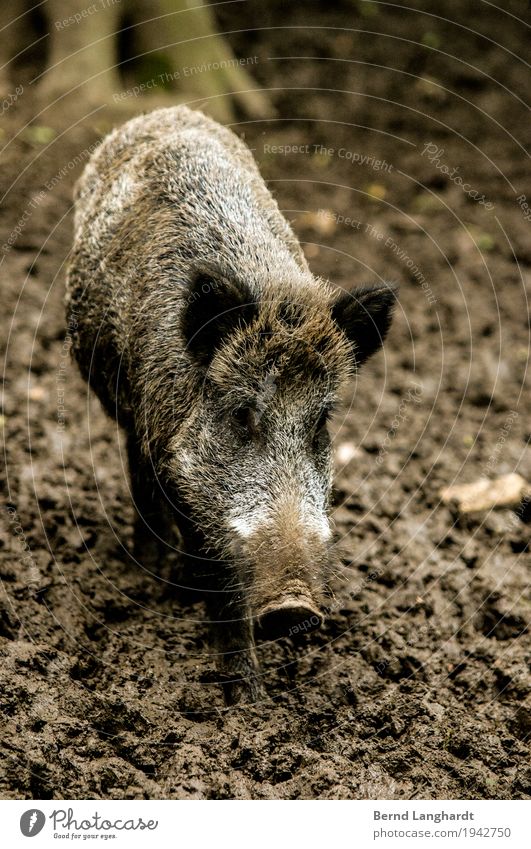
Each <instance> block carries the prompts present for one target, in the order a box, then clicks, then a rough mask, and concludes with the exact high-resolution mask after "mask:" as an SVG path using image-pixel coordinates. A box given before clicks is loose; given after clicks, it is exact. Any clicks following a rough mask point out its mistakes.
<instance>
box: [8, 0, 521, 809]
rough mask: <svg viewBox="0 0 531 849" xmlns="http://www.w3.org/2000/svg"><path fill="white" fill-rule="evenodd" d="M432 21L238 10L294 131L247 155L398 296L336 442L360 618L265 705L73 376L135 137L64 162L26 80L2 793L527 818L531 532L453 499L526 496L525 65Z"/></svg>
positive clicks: (11, 137) (319, 240)
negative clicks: (507, 487) (80, 254)
mask: <svg viewBox="0 0 531 849" xmlns="http://www.w3.org/2000/svg"><path fill="white" fill-rule="evenodd" d="M408 5H410V6H412V7H413V6H415V7H417V8H418V6H419V4H418V3H414V4H408ZM420 5H421V6H422V8H423V10H424V11H423V12H420V11H414V10H412V11H407V10H405V9H401V10H400V9H398V8H397V7H392V6H391V7H390V6H376V5H373V4H366V3H359V4H354V3H344V4H336V5H335V6H334V11H330V9H327V8H326V6H327V4H324V3H323V4H315V5H310V6H307V5H306V4H303V5H300V6H299V4H282V8H281V4H277V3H270V4H267V8H263V7H262V4H259V3H258V2H255V3H248V4H246V7H245V9H244V10H243V11H242V8H241V4H236V6H233V5H229V6H226V7H222V8H223V12H222V15H223V17H222V18H220V21H221V27H222V28H223V29H226V30H228V31H234V30H239V29H242V28H243V27H245V28H247V27H251V26H254V27H256V29H255V30H254V31H250V32H248V31H244V32H239V33H238V32H235V33H234V34H233V35H231V36H230V38H231V41H232V43H233V45H234V47H235V49H236V52H237V53H238V55H239V56H248V55H254V54H256V55H258V56H259V61H258V62H257V63H255V64H254V65H253V68H252V72H253V73H254V74H255V76H256V77H257V78H258V79H259V81H260V82H261V83H262V85H263V86H264V87H266V88H269V89H272V97H273V98H274V101H275V105H276V107H277V110H278V118H277V120H273V121H267V122H245V121H242V122H240V123H239V124H237V125H236V129H237V131H238V132H240V133H243V134H244V135H245V138H246V140H247V142H248V143H249V145H250V146H251V147H252V148H253V150H254V151H255V156H256V157H257V159H258V161H259V163H260V166H261V168H262V170H263V173H264V175H265V176H266V178H267V180H268V182H269V184H270V185H271V187H272V189H273V191H274V192H275V194H276V196H277V198H278V200H279V203H280V206H281V208H282V209H283V210H284V211H285V214H286V215H287V216H288V218H289V219H290V220H292V221H293V224H294V227H295V229H296V231H297V233H298V235H299V236H300V238H301V240H302V242H303V243H304V244H305V250H306V251H307V254H308V256H309V258H310V262H311V264H312V268H313V269H314V270H315V271H316V272H317V273H319V274H321V275H322V276H326V277H327V278H329V279H331V280H332V281H333V282H334V283H336V284H338V285H341V286H343V287H345V288H350V287H352V286H354V285H355V284H356V283H361V282H368V281H371V280H376V279H379V278H380V277H381V278H383V279H392V280H396V281H398V282H399V283H400V285H401V296H400V307H399V310H398V312H397V318H396V322H395V324H394V327H393V329H392V331H391V334H390V337H389V342H388V344H387V345H386V349H385V353H381V354H379V355H378V356H377V357H376V358H375V359H374V361H373V362H371V363H370V364H369V365H368V366H367V367H366V368H365V370H364V373H363V375H362V376H361V377H360V379H359V380H358V381H357V383H356V384H355V385H353V386H352V392H351V393H350V394H349V396H348V397H346V398H345V403H344V407H343V408H342V410H341V411H340V414H339V415H338V416H337V419H336V421H335V423H334V429H335V434H336V435H335V439H336V444H337V447H338V459H339V462H338V473H337V479H336V487H337V498H336V508H335V520H336V525H337V530H338V534H339V537H340V546H341V551H342V563H343V566H342V570H341V574H340V575H338V576H337V580H336V587H335V589H336V599H337V600H336V603H335V605H334V611H333V613H332V615H331V617H330V618H329V619H328V621H327V622H326V624H325V626H324V628H323V629H322V630H321V631H319V632H316V633H313V634H311V635H308V636H304V637H303V638H302V640H299V641H297V642H296V643H292V642H291V641H289V640H280V641H278V642H276V643H264V644H262V645H261V646H260V648H259V654H260V661H261V664H262V666H263V669H264V676H265V683H266V686H267V689H268V693H269V699H268V701H267V702H266V703H264V704H258V705H255V706H253V707H249V708H237V709H236V708H233V709H227V708H225V706H224V703H223V699H222V694H221V690H220V688H219V685H218V683H217V681H216V676H215V672H214V659H213V657H212V655H211V649H210V646H209V642H208V633H207V626H206V622H205V614H204V608H203V604H202V602H201V601H200V600H194V599H190V598H188V599H183V598H182V597H179V596H178V594H177V593H176V592H175V589H173V588H172V585H171V577H172V576H171V574H170V573H169V571H168V569H165V568H164V567H162V568H161V571H160V573H159V574H157V575H154V574H150V573H148V572H146V571H145V570H143V569H142V568H141V567H140V566H139V565H138V564H136V563H135V562H134V561H133V558H132V555H131V543H132V539H131V535H132V509H131V504H130V499H129V492H128V481H127V466H126V458H125V454H124V445H123V440H122V437H121V435H120V433H119V432H118V429H117V426H116V425H115V423H113V422H111V421H110V420H109V419H107V418H106V416H105V415H104V413H103V412H102V410H101V408H100V406H99V404H98V402H97V401H96V399H95V398H94V397H93V396H92V395H90V394H89V393H88V390H87V388H86V386H85V385H84V383H83V382H82V380H81V378H80V377H79V375H78V373H77V370H76V368H75V366H74V364H73V363H72V362H71V361H70V358H69V351H68V349H69V341H68V329H67V328H65V323H64V315H63V309H62V297H63V285H64V265H65V261H66V259H67V254H68V250H69V245H70V236H71V225H72V215H71V192H72V185H73V181H74V179H75V177H76V176H77V175H78V174H79V173H80V169H81V167H82V164H83V161H86V158H87V155H88V154H87V151H88V149H89V147H90V145H92V144H95V143H96V142H97V140H98V139H99V138H100V137H101V136H102V134H104V133H105V132H107V131H108V130H109V129H110V128H111V126H112V125H113V123H114V122H115V121H117V120H122V118H123V116H122V115H119V116H117V115H116V114H114V113H113V112H112V110H110V109H108V108H107V109H104V110H101V111H100V112H99V113H97V114H96V115H95V116H94V117H93V118H89V119H86V120H85V121H83V122H79V123H78V124H77V125H75V126H71V125H70V124H69V122H68V119H67V116H65V117H64V126H63V128H62V129H60V128H58V127H57V126H56V125H54V129H55V135H54V136H53V138H49V139H48V138H47V137H46V132H44V136H43V133H42V131H41V132H39V131H37V132H36V131H35V129H32V128H31V127H29V128H28V126H27V122H28V121H30V120H31V119H32V118H33V116H35V115H36V113H37V111H38V109H37V106H36V101H35V100H34V99H33V98H34V97H35V95H34V94H33V91H32V90H31V86H28V85H26V86H25V89H24V93H23V94H22V96H20V97H19V98H17V100H16V102H14V103H10V105H9V107H8V108H7V109H5V110H4V114H3V115H2V123H3V133H2V138H1V139H0V141H1V142H2V147H4V145H5V149H4V152H3V154H2V160H3V164H2V169H1V178H0V179H1V189H2V195H4V193H5V196H4V199H3V203H2V211H1V218H0V224H1V235H0V244H1V245H2V264H1V275H2V290H1V291H2V319H3V321H2V324H3V329H4V333H3V334H2V341H3V347H4V354H5V379H4V385H3V409H2V420H1V421H2V424H3V432H4V437H5V458H6V464H5V469H3V487H4V493H5V501H4V506H3V508H2V512H1V537H0V577H1V582H2V583H1V595H0V652H1V656H2V660H1V662H0V710H1V716H2V720H1V721H2V726H3V728H2V741H1V746H0V794H1V795H2V797H3V798H14V797H25V798H30V797H41V798H42V797H44V798H64V797H67V798H84V797H92V798H122V797H125V798H168V797H169V798H181V799H182V798H198V799H205V798H206V799H211V798H217V799H220V798H245V799H248V798H261V799H262V798H263V799H273V798H274V799H278V798H282V799H291V798H388V799H398V798H413V797H415V798H425V799H431V798H495V799H504V798H529V796H530V795H531V768H530V764H529V743H528V740H529V731H530V723H531V719H530V717H531V706H530V695H529V693H530V689H531V687H530V678H529V660H530V641H529V631H528V628H529V595H528V586H529V518H530V515H529V509H524V510H521V511H520V513H519V514H517V513H514V512H512V511H511V510H499V511H493V512H491V513H489V514H487V515H482V516H481V515H480V516H477V517H468V518H466V519H462V518H459V517H458V516H457V515H455V513H453V512H452V510H451V509H450V508H448V507H446V506H443V505H442V504H441V503H440V499H439V491H440V489H441V487H443V486H448V485H450V484H451V483H454V482H470V481H474V480H477V479H478V478H480V477H482V476H484V475H486V476H488V477H491V476H495V475H497V474H503V473H507V472H511V471H518V472H519V473H520V474H521V475H523V477H525V478H527V479H528V480H531V454H530V451H529V438H530V426H529V412H530V403H529V374H528V357H529V332H530V325H529V313H528V303H527V299H528V297H529V294H530V291H531V239H530V227H531V222H530V220H526V214H528V213H526V209H525V203H526V200H522V199H521V196H522V195H526V197H527V202H528V203H529V202H531V201H530V200H529V199H530V198H531V181H530V179H529V169H528V166H527V163H526V158H527V153H526V149H529V143H530V141H531V139H530V129H529V128H530V124H529V120H528V117H527V115H526V112H525V107H524V105H523V102H522V101H524V100H525V99H526V96H527V94H528V91H529V82H530V79H529V69H528V67H527V66H526V65H525V63H524V61H523V59H524V58H525V57H526V56H527V55H528V50H527V46H528V45H527V43H526V41H525V37H526V36H525V28H524V27H523V26H522V25H521V24H520V23H519V22H518V20H517V19H515V18H512V17H510V15H509V14H505V13H503V12H501V11H498V10H497V9H496V8H495V7H494V6H492V5H488V4H480V3H475V2H470V3H460V4H459V11H456V9H457V6H456V4H451V3H444V4H442V6H441V4H440V3H438V4H436V5H435V4H434V5H433V8H432V7H431V6H430V4H426V3H423V4H420ZM524 5H525V4H523V3H519V2H518V3H517V2H511V3H509V5H508V6H507V7H506V8H507V10H508V11H510V12H512V13H513V14H514V15H517V16H518V15H524V14H529V12H528V11H527V12H526V10H525V9H524ZM263 6H265V4H263ZM369 7H370V11H371V14H369ZM280 9H281V12H280ZM428 11H431V12H433V13H435V12H438V14H439V15H440V16H441V17H433V16H430V15H429V14H428ZM220 14H221V13H220ZM444 18H446V19H447V20H445V19H444ZM452 21H454V22H452ZM349 27H350V28H351V29H348V28H349ZM29 58H30V60H31V61H32V62H35V61H37V59H38V57H37V59H36V58H35V56H33V55H31V56H30V57H29ZM24 73H26V74H27V77H29V78H31V67H29V68H26V69H25V68H24V67H23V65H22V64H21V67H20V74H21V79H22V78H24V79H26V78H27V77H24ZM132 108H134V109H137V110H138V109H143V108H149V103H148V102H147V101H142V102H140V101H139V100H138V99H137V102H136V103H135V104H134V106H133V107H132ZM35 125H38V126H48V125H51V119H48V118H47V115H46V112H45V113H43V114H42V115H41V116H40V117H38V118H35V119H34V120H33V124H32V127H33V128H34V126H35ZM294 146H296V150H293V147H294ZM287 147H289V148H290V149H289V150H287V149H286V148H287ZM453 169H458V170H456V171H453ZM457 177H460V178H462V182H460V181H459V180H458V179H457ZM47 183H48V188H47V185H46V184H47ZM518 198H520V200H518ZM319 210H326V212H325V213H322V214H320V215H316V213H317V212H318V211H319ZM345 219H348V220H345ZM349 458H350V459H349ZM345 460H348V462H345Z"/></svg>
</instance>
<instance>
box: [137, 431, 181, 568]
mask: <svg viewBox="0 0 531 849" xmlns="http://www.w3.org/2000/svg"><path fill="white" fill-rule="evenodd" d="M127 454H128V458H129V474H130V478H131V496H132V499H133V503H134V506H135V512H136V515H135V524H134V554H135V557H136V559H137V560H138V561H139V563H141V564H142V565H143V566H146V567H148V568H154V567H157V566H158V565H159V563H160V562H161V560H162V559H163V558H164V557H165V556H166V554H168V553H169V551H170V548H169V546H170V545H171V544H172V542H173V541H174V540H173V527H172V516H171V511H170V508H169V505H168V504H167V502H166V499H165V497H164V493H163V492H162V489H161V484H160V482H159V480H158V479H157V477H156V475H155V471H154V469H153V467H152V465H151V463H150V461H149V459H148V460H146V459H145V457H144V456H143V454H142V452H141V450H140V446H139V444H138V441H137V439H136V437H135V436H132V435H128V438H127Z"/></svg>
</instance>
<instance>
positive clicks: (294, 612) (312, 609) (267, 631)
mask: <svg viewBox="0 0 531 849" xmlns="http://www.w3.org/2000/svg"><path fill="white" fill-rule="evenodd" d="M323 621H324V620H323V615H322V613H320V612H319V610H318V609H317V607H316V606H315V604H314V603H313V602H312V601H311V599H309V598H306V597H304V596H300V595H288V596H284V597H283V598H281V599H278V600H277V601H275V602H271V603H270V604H268V605H267V607H265V608H264V609H263V610H261V611H260V612H259V613H258V614H257V616H256V619H255V633H256V636H257V637H258V638H261V639H263V640H276V639H278V638H279V637H295V636H297V635H301V634H307V633H309V632H310V631H315V630H316V629H317V628H320V627H321V625H322V624H323Z"/></svg>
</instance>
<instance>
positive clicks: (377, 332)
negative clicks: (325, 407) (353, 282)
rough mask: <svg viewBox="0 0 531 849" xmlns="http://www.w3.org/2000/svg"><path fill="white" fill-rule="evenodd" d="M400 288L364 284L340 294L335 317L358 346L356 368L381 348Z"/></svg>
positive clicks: (355, 353)
mask: <svg viewBox="0 0 531 849" xmlns="http://www.w3.org/2000/svg"><path fill="white" fill-rule="evenodd" d="M397 295H398V287H397V286H395V285H393V284H392V283H384V284H382V285H379V286H363V287H360V288H359V289H354V291H353V292H350V293H345V294H343V295H340V297H339V298H338V300H337V301H336V302H335V304H334V305H333V306H332V317H333V318H334V320H335V321H336V322H337V324H338V325H339V326H340V328H341V329H342V330H343V331H344V332H345V333H346V335H347V337H348V338H349V340H350V342H352V344H353V346H354V356H355V360H356V367H359V366H361V365H362V364H363V363H364V362H365V361H366V360H368V359H369V357H371V356H372V355H373V354H374V353H375V352H376V351H377V350H378V349H379V348H381V346H382V344H383V341H384V339H385V336H386V334H387V331H388V330H389V327H390V325H391V319H392V317H393V308H394V305H395V302H396V298H397Z"/></svg>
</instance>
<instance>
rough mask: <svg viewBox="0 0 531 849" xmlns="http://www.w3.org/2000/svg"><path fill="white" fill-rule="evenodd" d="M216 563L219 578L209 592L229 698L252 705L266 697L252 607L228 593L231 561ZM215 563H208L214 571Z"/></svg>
mask: <svg viewBox="0 0 531 849" xmlns="http://www.w3.org/2000/svg"><path fill="white" fill-rule="evenodd" d="M214 565H215V567H216V569H217V570H220V571H219V577H217V579H216V582H215V583H214V585H213V584H212V581H210V589H209V590H208V591H207V592H206V593H205V595H206V603H207V610H208V614H209V617H210V620H211V622H212V636H213V643H214V647H215V650H216V654H217V668H218V672H219V675H220V678H221V681H222V685H223V691H224V695H225V701H226V703H227V704H228V705H235V704H250V703H252V702H256V701H258V700H260V699H261V698H263V697H264V692H263V689H262V685H261V683H260V680H259V676H258V672H259V667H258V661H257V659H256V652H255V648H254V638H253V629H252V620H251V617H250V610H249V607H248V605H247V604H246V603H245V602H243V601H242V600H241V599H238V598H237V597H236V594H233V593H232V592H227V589H226V584H227V569H228V566H227V564H226V563H216V564H214ZM212 566H213V563H212V561H210V562H209V563H208V565H207V564H205V568H208V569H209V571H210V572H212Z"/></svg>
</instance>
